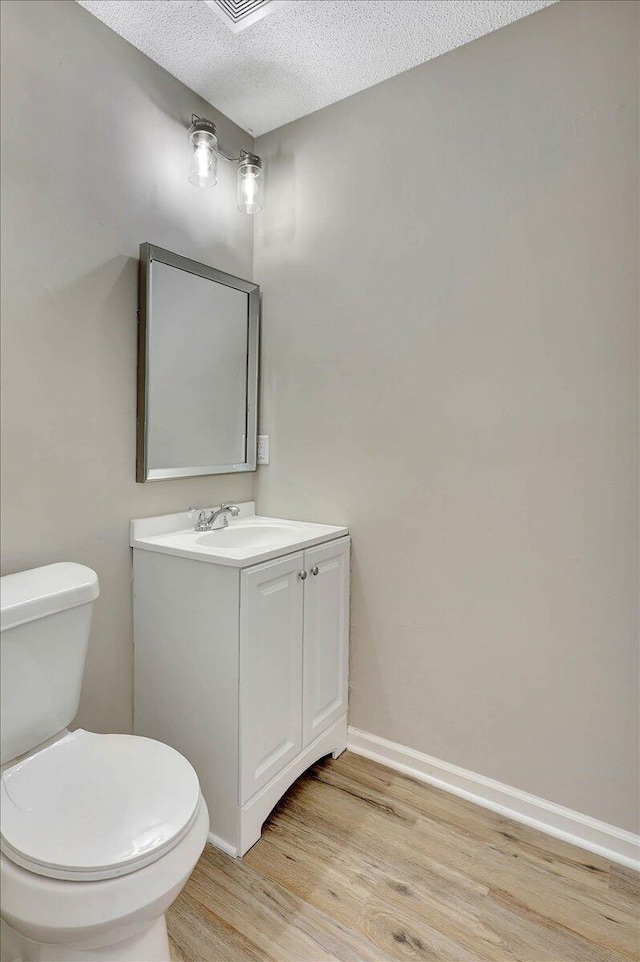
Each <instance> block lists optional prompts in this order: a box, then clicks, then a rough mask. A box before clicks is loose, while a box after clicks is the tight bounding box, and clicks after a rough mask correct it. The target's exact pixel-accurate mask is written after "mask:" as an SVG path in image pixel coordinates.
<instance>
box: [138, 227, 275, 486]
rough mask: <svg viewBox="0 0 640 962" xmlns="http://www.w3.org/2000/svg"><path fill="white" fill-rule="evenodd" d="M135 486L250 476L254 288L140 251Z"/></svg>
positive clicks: (149, 247) (156, 250) (151, 250)
mask: <svg viewBox="0 0 640 962" xmlns="http://www.w3.org/2000/svg"><path fill="white" fill-rule="evenodd" d="M139 297H140V303H139V311H138V425H137V429H138V451H137V459H136V480H137V481H157V480H162V479H167V478H189V477H196V476H198V475H203V474H231V473H235V472H237V471H255V468H256V429H257V393H258V314H259V307H260V288H259V287H258V285H257V284H254V283H252V282H251V281H245V280H242V279H241V278H240V277H234V276H233V275H232V274H225V273H224V272H223V271H218V270H215V268H213V267H208V266H207V265H206V264H199V263H198V262H197V261H192V260H189V258H187V257H181V256H180V255H179V254H172V253H171V251H166V250H163V249H162V248H161V247H155V246H154V245H153V244H141V246H140V287H139Z"/></svg>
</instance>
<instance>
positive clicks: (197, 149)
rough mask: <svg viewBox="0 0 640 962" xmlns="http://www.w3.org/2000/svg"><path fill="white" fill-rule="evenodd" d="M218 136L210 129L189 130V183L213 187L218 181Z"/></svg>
mask: <svg viewBox="0 0 640 962" xmlns="http://www.w3.org/2000/svg"><path fill="white" fill-rule="evenodd" d="M217 144H218V138H217V137H216V135H215V134H214V133H213V132H212V131H210V130H191V131H190V132H189V148H190V153H191V164H190V167H189V183H191V184H193V185H194V186H195V187H214V186H215V184H216V183H217V182H218V177H217V174H218V155H217V153H216V150H215V148H216V147H217Z"/></svg>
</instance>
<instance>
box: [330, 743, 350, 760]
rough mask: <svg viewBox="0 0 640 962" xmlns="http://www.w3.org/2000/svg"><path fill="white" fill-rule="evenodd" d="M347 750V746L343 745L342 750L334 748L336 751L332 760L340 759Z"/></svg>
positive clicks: (333, 752)
mask: <svg viewBox="0 0 640 962" xmlns="http://www.w3.org/2000/svg"><path fill="white" fill-rule="evenodd" d="M346 748H347V746H346V745H342V747H341V748H334V750H333V751H332V752H331V757H332V758H340V756H341V755H342V753H343V752H344V751H346Z"/></svg>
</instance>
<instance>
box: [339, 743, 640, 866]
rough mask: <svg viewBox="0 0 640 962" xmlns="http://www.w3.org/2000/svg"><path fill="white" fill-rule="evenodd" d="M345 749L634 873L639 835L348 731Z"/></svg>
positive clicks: (638, 861) (638, 862)
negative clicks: (623, 866)
mask: <svg viewBox="0 0 640 962" xmlns="http://www.w3.org/2000/svg"><path fill="white" fill-rule="evenodd" d="M347 748H348V749H349V750H350V751H352V752H355V753H356V754H357V755H364V756H365V757H366V758H371V759H372V760H373V761H376V762H380V764H381V765H386V766H387V767H388V768H393V769H395V770H396V771H398V772H402V773H403V774H404V775H410V776H411V778H415V779H417V780H418V781H420V782H427V784H429V785H433V786H435V787H436V788H441V789H443V791H445V792H451V794H452V795H459V796H460V797H461V798H466V799H468V800H469V801H470V802H475V804H476V805H482V806H483V807H484V808H490V809H491V810H492V811H494V812H499V813H500V814H501V815H505V816H506V817H507V818H512V819H514V821H516V822H523V823H524V824H525V825H530V826H531V827H532V828H537V829H538V830H539V831H541V832H546V833H547V835H553V836H554V837H555V838H560V839H562V840H563V841H565V842H570V843H571V844H572V845H578V846H579V847H580V848H585V849H587V851H589V852H595V853H596V855H602V856H604V858H607V859H609V860H610V861H612V862H618V863H619V864H620V865H626V866H627V867H628V868H633V869H636V870H640V836H638V835H634V834H633V833H632V832H627V831H625V830H624V829H621V828H616V827H615V826H614V825H608V824H607V823H606V822H600V821H599V820H598V819H596V818H591V817H590V816H589V815H582V814H581V813H580V812H574V811H572V810H571V809H570V808H564V807H563V806H562V805H556V804H555V802H548V801H547V800H546V799H544V798H538V797H537V796H535V795H529V794H528V793H527V792H522V791H520V789H518V788H512V787H511V785H504V784H503V783H502V782H496V781H494V780H493V779H492V778H485V776H484V775H478V774H476V772H470V771H468V770H467V769H466V768H458V766H457V765H450V764H449V762H443V761H441V760H440V759H439V758H432V757H431V756H430V755H423V754H422V752H417V751H415V750H414V749H413V748H406V747H405V746H404V745H398V744H397V743H396V742H390V741H387V739H386V738H380V737H379V736H378V735H371V734H370V733H369V732H363V731H360V730H359V729H357V728H352V727H351V726H349V728H348V731H347Z"/></svg>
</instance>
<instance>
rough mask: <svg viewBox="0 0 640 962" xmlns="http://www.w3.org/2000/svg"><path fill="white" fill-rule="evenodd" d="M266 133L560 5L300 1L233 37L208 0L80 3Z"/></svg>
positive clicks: (529, 0)
mask: <svg viewBox="0 0 640 962" xmlns="http://www.w3.org/2000/svg"><path fill="white" fill-rule="evenodd" d="M78 2H79V3H80V4H81V6H83V7H85V8H86V9H87V10H89V11H90V12H91V13H92V14H94V15H95V16H96V17H98V18H99V19H100V20H102V21H103V23H106V24H107V26H109V27H111V29H112V30H115V31H116V33H119V34H120V36H122V37H124V38H125V40H128V41H129V42H130V43H132V44H133V45H134V46H136V47H138V49H139V50H142V52H143V53H145V54H147V56H149V57H151V59H152V60H155V61H156V63H159V64H160V65H161V66H162V67H164V68H165V69H166V70H168V71H169V73H171V74H173V75H174V76H175V77H177V78H178V79H179V80H181V81H182V82H183V83H185V84H186V85H187V86H188V87H191V89H192V90H195V91H196V93H198V94H200V95H201V96H202V97H204V98H205V100H208V101H209V102H210V103H212V104H214V105H215V106H216V107H217V108H218V110H221V111H222V112H223V113H224V114H226V115H227V116H228V117H230V118H231V119H232V120H234V121H235V122H236V123H237V124H239V125H240V126H241V127H244V128H245V130H248V131H249V132H250V133H253V134H256V135H257V134H262V133H265V132H266V131H268V130H272V129H273V128H274V127H279V126H281V124H286V123H288V122H289V121H291V120H295V119H297V118H298V117H303V116H304V115H305V114H309V113H311V112H312V111H314V110H318V109H319V108H320V107H326V105H327V104H331V103H335V102H336V101H337V100H342V98H343V97H348V96H349V95H350V94H353V93H356V92H357V91H359V90H364V89H365V88H366V87H371V86H372V85H373V84H376V83H379V82H380V81H381V80H385V79H386V78H387V77H392V76H394V75H395V74H398V73H401V72H402V71H403V70H408V69H409V68H410V67H415V66H416V65H417V64H420V63H424V62H425V61H427V60H431V59H432V58H433V57H437V56H438V55H439V54H442V53H446V51H448V50H453V49H454V48H455V47H459V46H460V45H461V44H463V43H467V42H468V41H469V40H474V39H475V38H476V37H481V36H482V35H483V34H486V33H490V32H491V31H492V30H497V29H498V28H499V27H504V26H505V25H506V24H508V23H512V22H513V21H514V20H518V19H519V18H520V17H524V16H527V14H530V13H533V12H535V11H536V10H540V9H542V8H543V7H547V6H549V5H550V4H551V3H554V2H555V0H298V2H297V3H291V4H290V5H288V6H285V7H284V8H281V9H278V10H275V11H274V12H273V13H272V14H270V15H269V16H267V17H264V19H262V20H260V21H258V23H255V24H253V25H252V26H250V27H247V29H246V30H244V31H242V32H241V33H238V34H234V33H232V32H231V31H230V30H229V28H228V27H226V26H225V24H224V23H223V22H222V20H221V19H220V18H219V17H218V16H216V14H215V13H214V12H213V11H212V10H211V9H210V8H209V7H208V6H207V4H206V3H204V2H203V0H78Z"/></svg>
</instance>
